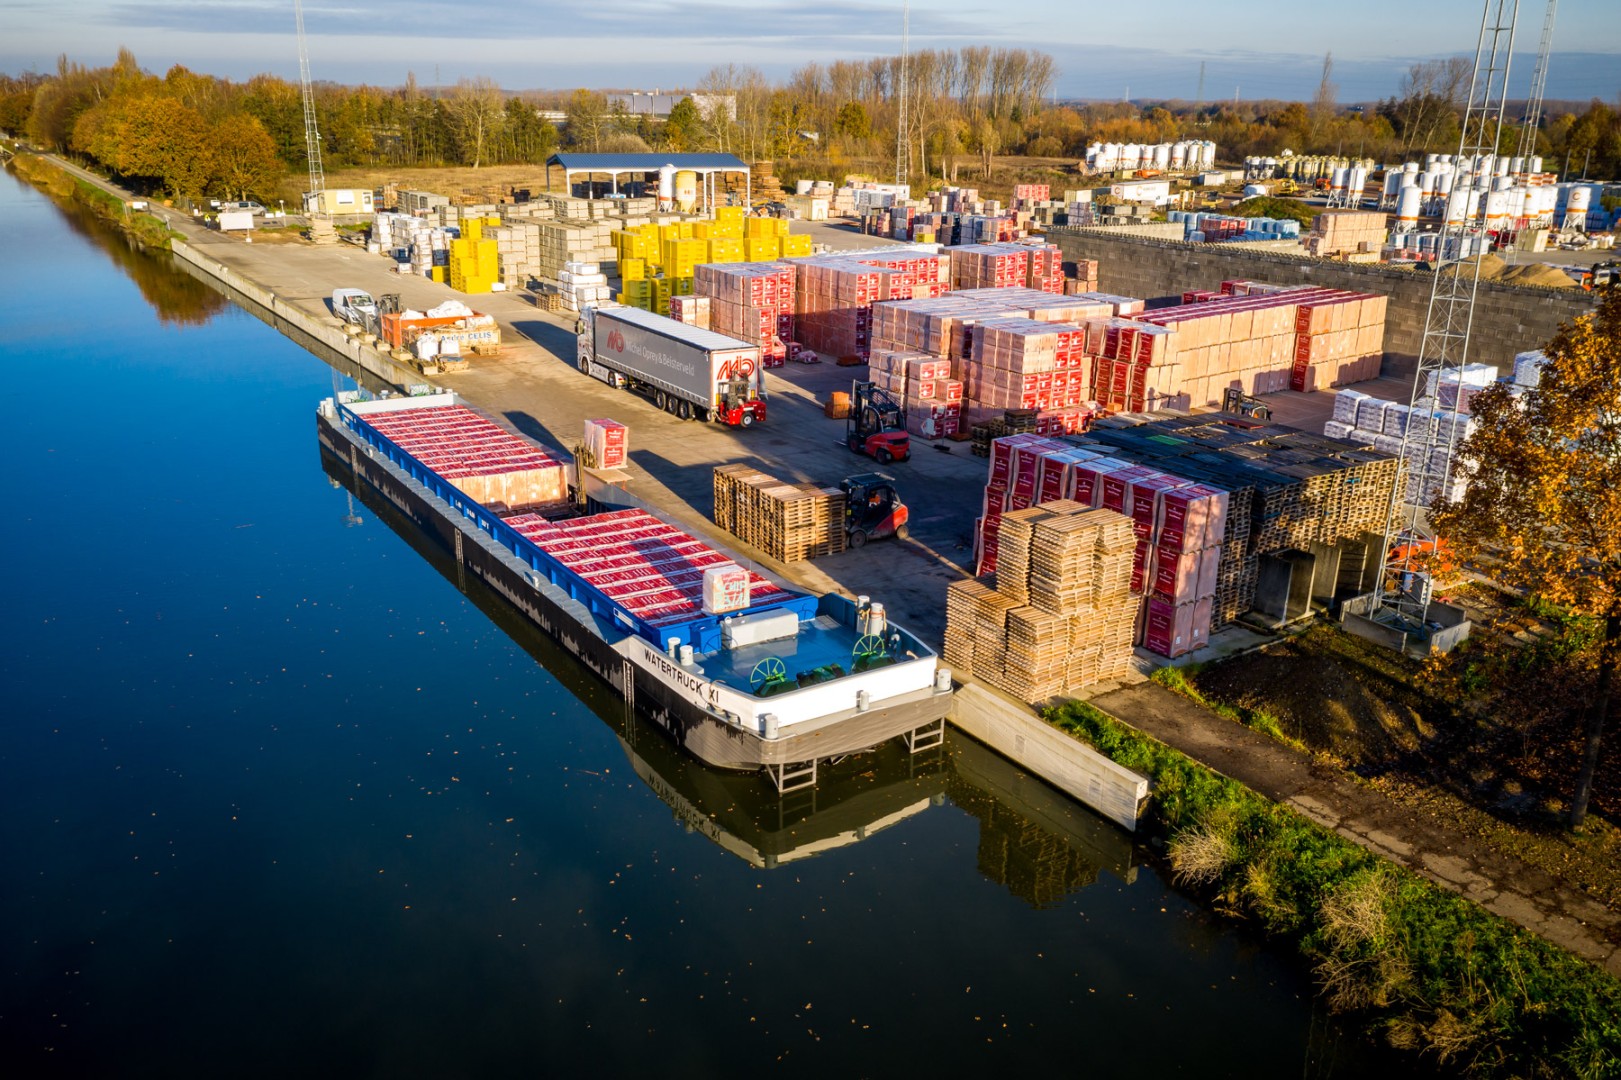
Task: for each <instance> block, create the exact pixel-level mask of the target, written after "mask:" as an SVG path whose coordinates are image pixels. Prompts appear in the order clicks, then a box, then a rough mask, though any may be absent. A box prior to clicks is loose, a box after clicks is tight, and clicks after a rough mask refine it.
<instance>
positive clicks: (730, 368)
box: [716, 356, 754, 379]
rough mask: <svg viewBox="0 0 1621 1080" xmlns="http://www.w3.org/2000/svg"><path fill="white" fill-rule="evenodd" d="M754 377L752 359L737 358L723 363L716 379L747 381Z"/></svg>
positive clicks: (745, 357)
mask: <svg viewBox="0 0 1621 1080" xmlns="http://www.w3.org/2000/svg"><path fill="white" fill-rule="evenodd" d="M753 376H754V357H752V356H738V357H734V358H732V359H731V360H726V361H723V362H722V363H721V365H720V370H719V372H717V373H716V378H719V379H748V378H752V377H753Z"/></svg>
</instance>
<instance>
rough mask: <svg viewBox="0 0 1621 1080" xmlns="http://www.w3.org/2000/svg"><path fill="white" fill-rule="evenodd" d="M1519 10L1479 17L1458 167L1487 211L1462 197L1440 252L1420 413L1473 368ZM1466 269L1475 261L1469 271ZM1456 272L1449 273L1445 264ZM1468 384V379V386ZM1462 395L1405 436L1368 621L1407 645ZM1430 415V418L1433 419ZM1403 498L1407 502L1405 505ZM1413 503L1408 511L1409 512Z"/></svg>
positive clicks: (1421, 361) (1424, 593)
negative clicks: (1467, 168) (1471, 179)
mask: <svg viewBox="0 0 1621 1080" xmlns="http://www.w3.org/2000/svg"><path fill="white" fill-rule="evenodd" d="M1519 13H1520V0H1485V4H1484V7H1483V9H1482V11H1481V16H1480V37H1479V40H1478V41H1477V43H1476V45H1475V70H1474V75H1473V76H1472V77H1471V78H1470V81H1469V102H1468V105H1467V106H1466V107H1465V108H1464V114H1463V132H1462V134H1461V135H1459V137H1458V158H1457V160H1458V162H1459V163H1460V165H1462V164H1464V163H1472V168H1473V170H1474V175H1475V176H1476V177H1477V178H1482V177H1483V178H1485V179H1486V181H1487V182H1486V185H1485V187H1486V190H1482V191H1481V193H1480V204H1479V209H1478V210H1476V211H1475V212H1473V213H1469V212H1468V211H1467V206H1468V199H1469V192H1468V190H1463V191H1457V190H1454V197H1457V198H1462V199H1463V200H1464V205H1465V207H1466V210H1465V212H1464V213H1463V214H1457V215H1454V214H1452V213H1447V214H1446V225H1445V227H1444V228H1443V229H1442V230H1441V236H1440V241H1441V244H1440V251H1439V253H1438V255H1437V259H1436V264H1435V273H1434V274H1432V275H1431V282H1430V307H1429V312H1428V314H1426V316H1425V318H1424V337H1423V340H1422V341H1421V342H1420V344H1419V352H1418V370H1417V371H1416V372H1415V373H1414V375H1413V393H1412V397H1411V398H1410V399H1409V400H1410V403H1411V404H1412V406H1413V407H1414V409H1415V411H1417V410H1418V407H1419V402H1420V400H1421V399H1424V398H1425V397H1427V395H1428V394H1429V392H1430V383H1431V381H1432V380H1433V381H1434V384H1435V395H1436V400H1435V402H1434V404H1433V405H1428V406H1427V407H1428V408H1430V409H1432V410H1433V409H1438V408H1440V397H1441V386H1442V384H1443V383H1444V382H1445V381H1446V380H1447V377H1448V376H1461V373H1462V370H1463V366H1464V365H1465V364H1466V363H1468V360H1469V331H1470V327H1471V325H1472V324H1473V322H1474V314H1475V294H1476V292H1477V291H1478V289H1479V285H1480V256H1481V255H1482V254H1483V253H1484V247H1485V241H1486V206H1487V194H1488V191H1489V189H1490V186H1491V184H1490V180H1491V177H1492V176H1493V174H1494V165H1495V162H1496V161H1497V156H1498V145H1499V143H1500V141H1501V139H1502V137H1503V113H1504V109H1505V107H1506V105H1507V102H1508V68H1509V60H1510V58H1511V57H1512V55H1513V53H1514V21H1515V19H1516V18H1517V17H1518V16H1519ZM1465 260H1468V261H1467V262H1466V261H1465ZM1449 262H1450V263H1451V264H1452V265H1451V266H1450V267H1448V266H1447V265H1446V264H1447V263H1449ZM1460 382H1461V378H1460ZM1463 397H1464V395H1463V394H1462V393H1461V392H1460V393H1458V394H1456V395H1454V396H1453V399H1452V404H1451V406H1450V407H1449V408H1448V409H1445V410H1443V411H1442V412H1441V414H1440V415H1438V416H1437V420H1439V421H1441V422H1440V423H1436V424H1409V425H1407V428H1406V431H1405V432H1404V434H1403V435H1402V444H1401V458H1402V460H1403V461H1404V462H1405V463H1406V465H1407V475H1408V490H1407V491H1406V492H1404V491H1403V490H1402V489H1401V487H1400V486H1399V485H1398V487H1397V489H1396V490H1395V491H1393V492H1391V496H1390V506H1389V509H1388V511H1387V513H1386V515H1385V546H1384V552H1386V553H1388V552H1390V551H1391V550H1393V549H1394V548H1396V547H1397V546H1398V540H1399V541H1400V544H1399V548H1400V551H1401V554H1400V555H1399V556H1398V557H1396V558H1394V559H1391V560H1390V565H1389V566H1387V567H1386V568H1385V572H1384V573H1382V574H1381V575H1380V577H1379V586H1378V590H1377V592H1376V593H1375V601H1376V604H1375V610H1374V611H1372V612H1371V613H1370V617H1371V618H1373V619H1374V620H1376V621H1378V622H1380V623H1383V624H1384V625H1386V626H1388V627H1390V628H1391V629H1393V630H1396V631H1397V632H1399V633H1400V634H1401V635H1402V637H1401V641H1402V645H1403V647H1405V646H1406V644H1407V642H1408V641H1409V640H1410V639H1413V638H1415V637H1416V638H1420V639H1422V638H1423V637H1424V636H1425V634H1426V630H1425V621H1426V616H1428V614H1429V609H1430V573H1429V568H1428V566H1427V565H1426V563H1427V559H1428V557H1429V554H1430V552H1431V551H1433V550H1434V548H1435V533H1434V531H1433V530H1432V529H1431V528H1430V523H1429V513H1428V510H1429V505H1430V503H1431V502H1432V501H1436V500H1442V501H1444V500H1446V499H1448V498H1450V497H1451V487H1452V485H1451V483H1450V481H1451V480H1452V465H1453V456H1454V453H1455V451H1456V450H1457V444H1458V442H1460V441H1461V439H1460V438H1458V437H1457V433H1458V423H1457V421H1458V417H1459V408H1458V406H1459V404H1460V403H1461V402H1462V401H1463ZM1426 415H1427V414H1426ZM1404 495H1405V496H1406V498H1404ZM1404 503H1405V505H1404Z"/></svg>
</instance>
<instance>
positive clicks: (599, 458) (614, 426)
mask: <svg viewBox="0 0 1621 1080" xmlns="http://www.w3.org/2000/svg"><path fill="white" fill-rule="evenodd" d="M585 448H586V449H587V450H589V451H590V452H591V460H592V461H594V462H596V467H597V468H599V469H621V468H624V465H625V455H626V453H628V452H629V450H630V429H629V428H627V427H626V426H625V425H624V424H621V423H620V422H619V421H617V420H587V421H586V422H585Z"/></svg>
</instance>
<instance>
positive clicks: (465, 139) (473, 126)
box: [450, 76, 507, 169]
mask: <svg viewBox="0 0 1621 1080" xmlns="http://www.w3.org/2000/svg"><path fill="white" fill-rule="evenodd" d="M506 107H507V105H506V102H505V101H504V100H502V97H501V90H500V88H499V87H497V86H496V85H495V83H494V82H493V81H492V80H490V79H489V78H487V77H482V76H481V77H480V78H477V79H462V80H461V81H460V82H458V83H457V84H456V89H455V91H454V92H453V93H452V94H451V95H450V115H451V117H452V118H453V119H454V120H455V123H456V131H457V134H458V135H459V136H460V142H461V150H462V160H463V161H469V162H470V163H471V164H472V166H473V168H475V169H476V168H478V167H479V166H480V165H482V164H483V163H484V148H485V145H486V144H487V143H488V142H489V141H490V139H491V137H492V136H493V135H494V134H495V133H496V132H497V131H498V130H500V127H501V124H502V122H503V121H504V120H505V119H506Z"/></svg>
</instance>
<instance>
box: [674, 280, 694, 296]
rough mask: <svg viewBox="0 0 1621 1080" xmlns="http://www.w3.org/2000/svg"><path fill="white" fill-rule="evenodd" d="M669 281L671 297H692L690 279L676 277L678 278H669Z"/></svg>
mask: <svg viewBox="0 0 1621 1080" xmlns="http://www.w3.org/2000/svg"><path fill="white" fill-rule="evenodd" d="M669 280H670V293H671V295H673V296H691V295H692V292H693V289H692V278H690V277H678V278H670V279H669Z"/></svg>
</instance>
